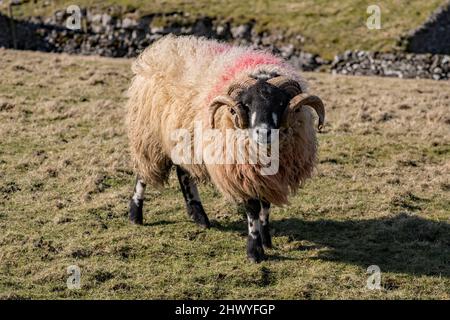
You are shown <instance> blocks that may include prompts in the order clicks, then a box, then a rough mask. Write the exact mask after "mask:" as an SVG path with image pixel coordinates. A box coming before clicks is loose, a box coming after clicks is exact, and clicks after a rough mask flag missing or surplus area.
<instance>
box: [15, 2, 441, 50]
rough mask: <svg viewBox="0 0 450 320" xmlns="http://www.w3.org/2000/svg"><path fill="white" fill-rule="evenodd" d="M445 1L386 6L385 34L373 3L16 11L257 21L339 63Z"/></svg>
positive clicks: (22, 10) (21, 11)
mask: <svg viewBox="0 0 450 320" xmlns="http://www.w3.org/2000/svg"><path fill="white" fill-rule="evenodd" d="M444 2H445V0H429V1H422V0H383V1H378V2H376V3H375V4H378V5H379V6H380V8H381V22H382V29H381V30H369V29H367V27H366V20H367V17H368V15H367V13H366V10H367V7H368V6H369V5H372V4H374V2H373V1H369V0H346V1H332V0H303V1H294V0H277V1H275V0H255V1H251V2H250V4H248V3H247V2H245V1H240V0H229V1H210V0H189V1H186V0H153V1H144V0H136V1H129V0H112V1H111V0H110V1H100V0H77V1H75V2H74V1H72V0H54V1H50V5H45V4H48V3H49V1H43V0H37V1H29V2H28V3H26V4H24V5H21V6H19V7H16V9H15V12H16V13H15V14H16V15H17V16H28V15H46V14H47V15H48V14H50V13H52V12H54V11H55V10H57V9H64V8H66V7H67V6H68V5H71V4H78V5H80V6H84V7H93V8H94V7H95V8H100V9H104V8H106V7H108V6H110V5H120V6H122V7H123V8H124V12H126V11H134V10H138V14H146V13H155V12H173V11H184V12H189V13H190V14H191V15H192V17H195V16H198V15H208V16H214V17H221V18H231V19H233V20H234V21H236V22H247V21H249V20H251V19H254V20H256V28H257V29H259V30H270V31H272V32H277V31H283V32H286V33H288V34H301V35H303V36H304V37H305V43H304V49H305V50H307V51H310V52H314V53H319V54H321V55H322V56H323V57H326V58H330V59H331V58H333V57H334V55H335V54H337V53H341V52H343V51H345V50H348V49H367V50H380V51H382V50H392V49H393V47H394V46H395V43H396V40H397V38H398V37H399V36H400V35H401V34H404V33H405V32H407V31H408V30H411V29H414V28H416V27H417V26H419V25H420V24H421V23H423V22H424V21H425V20H426V18H427V17H428V16H429V15H430V14H431V12H433V11H434V10H435V9H436V8H437V7H438V6H439V5H441V4H442V3H444Z"/></svg>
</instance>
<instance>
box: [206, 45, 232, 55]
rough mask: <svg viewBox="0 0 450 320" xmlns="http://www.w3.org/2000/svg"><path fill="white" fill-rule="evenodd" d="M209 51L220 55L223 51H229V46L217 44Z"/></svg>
mask: <svg viewBox="0 0 450 320" xmlns="http://www.w3.org/2000/svg"><path fill="white" fill-rule="evenodd" d="M211 49H212V50H213V51H214V53H216V54H221V53H224V52H225V51H228V50H230V49H231V45H229V44H225V43H219V44H215V45H213V46H212V48H211Z"/></svg>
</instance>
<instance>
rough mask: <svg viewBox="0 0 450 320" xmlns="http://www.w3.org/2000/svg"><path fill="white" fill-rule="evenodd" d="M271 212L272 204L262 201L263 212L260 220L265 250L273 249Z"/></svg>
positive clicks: (260, 214)
mask: <svg viewBox="0 0 450 320" xmlns="http://www.w3.org/2000/svg"><path fill="white" fill-rule="evenodd" d="M269 212H270V202H267V201H265V200H261V212H260V213H259V220H260V221H261V238H262V245H263V247H264V248H265V249H268V248H272V238H271V236H270V231H269Z"/></svg>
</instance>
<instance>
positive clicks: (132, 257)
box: [0, 50, 450, 299]
mask: <svg viewBox="0 0 450 320" xmlns="http://www.w3.org/2000/svg"><path fill="white" fill-rule="evenodd" d="M0 69H1V70H2V72H3V76H2V77H1V78H0V123H1V125H0V137H1V139H0V298H3V299H7V298H138V299H141V298H194V299H196V298H246V299H252V298H282V299H289V298H291V299H292V298H293V299H315V298H319V299H322V298H327V299H330V298H331V299H334V298H350V299H374V298H380V299H394V298H405V299H416V298H418V299H429V298H435V299H450V294H449V291H448V289H449V288H450V261H449V258H450V221H449V218H450V216H449V212H450V203H449V199H450V181H449V176H450V167H449V163H450V135H449V131H448V123H449V121H450V120H449V118H448V117H449V116H448V106H449V105H450V89H449V86H448V84H447V83H446V82H435V81H426V80H420V81H418V80H397V79H388V78H363V77H345V76H332V75H328V74H317V73H314V74H313V73H306V77H307V79H308V80H309V81H310V83H311V88H312V91H313V92H315V93H317V94H319V95H320V96H321V97H323V99H324V101H325V103H326V109H327V119H328V122H327V124H326V127H325V130H324V133H323V134H320V135H319V141H320V164H319V166H318V170H317V174H316V176H315V178H314V179H313V180H311V181H310V182H309V183H307V185H306V186H305V188H304V189H302V190H301V192H300V194H299V195H298V196H296V197H294V198H292V205H290V206H288V207H286V208H276V209H275V210H274V211H273V214H272V217H273V218H272V221H273V224H272V227H273V230H272V232H273V235H274V237H273V241H274V246H275V249H273V250H269V251H268V252H267V254H268V256H269V260H268V261H265V262H263V263H261V264H258V265H254V264H249V263H248V262H247V261H246V256H245V239H246V222H245V219H244V218H243V217H242V216H240V215H239V214H237V213H236V210H235V208H234V207H233V206H230V205H229V204H227V203H226V202H225V201H224V200H223V199H222V198H221V197H220V195H219V194H218V193H217V192H216V191H215V190H214V189H213V188H211V187H209V186H202V187H201V195H202V197H203V200H204V205H205V209H206V211H207V212H208V214H209V217H210V219H211V220H212V224H213V227H212V228H211V229H210V230H203V229H200V228H198V227H197V226H196V225H194V224H193V223H192V222H191V221H190V220H189V219H188V218H187V216H186V214H185V209H184V203H183V199H182V195H181V193H180V192H179V187H178V185H177V183H176V181H175V180H176V179H175V177H172V178H171V180H170V186H169V187H168V188H166V189H164V190H148V192H147V194H146V199H147V200H146V203H145V207H144V209H145V217H144V219H145V221H144V222H145V224H144V225H143V226H133V225H130V224H129V223H128V221H127V206H128V199H129V197H130V195H131V192H132V188H133V181H134V176H133V174H132V172H131V168H130V163H129V156H128V152H127V139H126V136H125V128H124V113H125V110H124V103H125V98H124V92H125V90H126V88H127V86H128V85H129V80H130V71H129V69H130V61H129V60H123V59H116V60H113V59H106V58H95V57H76V56H67V55H56V54H43V53H31V52H19V51H9V50H0ZM70 265H78V266H79V267H80V268H81V272H82V274H81V285H82V287H81V289H80V290H69V289H67V288H66V279H67V277H68V275H67V274H66V269H67V267H68V266H70ZM370 265H378V266H379V267H380V268H381V272H382V282H381V285H382V290H380V291H377V290H375V291H371V290H368V289H366V288H365V285H366V280H367V277H368V275H367V274H366V270H367V268H368V267H369V266H370Z"/></svg>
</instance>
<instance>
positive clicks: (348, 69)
mask: <svg viewBox="0 0 450 320" xmlns="http://www.w3.org/2000/svg"><path fill="white" fill-rule="evenodd" d="M331 70H332V72H333V73H338V74H350V75H365V76H383V77H398V78H425V79H434V80H448V79H450V55H439V54H410V53H400V52H397V53H395V54H394V53H378V52H375V53H374V52H367V51H346V52H345V53H344V54H342V55H339V56H336V57H335V59H334V61H333V63H332V65H331Z"/></svg>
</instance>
